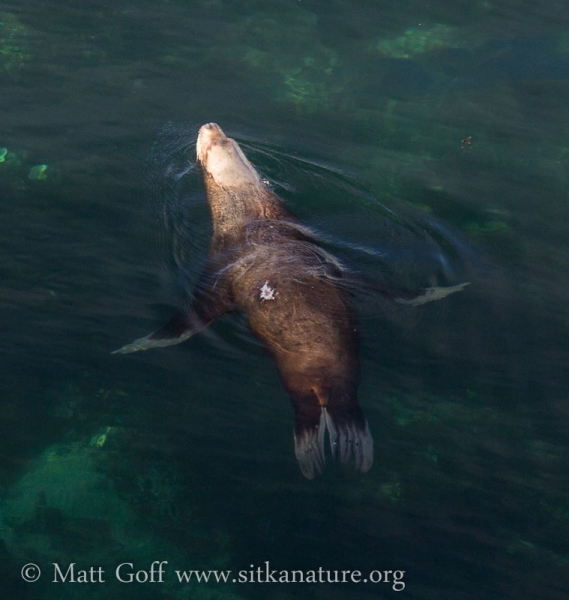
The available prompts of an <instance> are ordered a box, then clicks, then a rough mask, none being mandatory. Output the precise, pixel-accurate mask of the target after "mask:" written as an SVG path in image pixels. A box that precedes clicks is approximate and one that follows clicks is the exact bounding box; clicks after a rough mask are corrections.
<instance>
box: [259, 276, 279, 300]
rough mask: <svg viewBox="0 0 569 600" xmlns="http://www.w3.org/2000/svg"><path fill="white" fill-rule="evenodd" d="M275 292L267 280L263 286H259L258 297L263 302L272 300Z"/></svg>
mask: <svg viewBox="0 0 569 600" xmlns="http://www.w3.org/2000/svg"><path fill="white" fill-rule="evenodd" d="M275 294H276V292H275V289H274V288H272V287H270V286H269V282H268V281H265V283H264V284H263V287H262V288H261V292H260V294H259V298H260V299H261V302H265V300H274V299H275Z"/></svg>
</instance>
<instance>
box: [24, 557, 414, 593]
mask: <svg viewBox="0 0 569 600" xmlns="http://www.w3.org/2000/svg"><path fill="white" fill-rule="evenodd" d="M52 564H53V580H52V582H53V583H105V582H106V581H107V580H106V576H107V575H106V572H105V570H104V569H103V567H89V568H87V569H80V568H77V563H70V564H68V565H65V566H61V565H60V564H59V563H52ZM167 564H168V561H167V560H162V561H158V560H155V561H154V562H153V563H152V564H151V565H150V566H149V568H147V569H138V568H135V566H134V564H133V563H129V562H125V563H121V564H120V565H118V566H117V568H116V569H115V570H114V573H113V576H114V579H115V580H116V581H119V582H121V583H164V578H165V577H166V576H167V573H166V565H167ZM30 566H31V567H36V568H37V571H38V572H35V573H34V575H35V577H34V578H33V579H32V577H26V576H24V575H23V576H24V579H27V580H28V581H37V579H38V578H39V575H40V573H39V568H38V567H37V566H36V565H31V564H30V565H26V568H28V569H29V568H30ZM174 572H175V574H176V579H177V580H178V582H179V583H189V582H190V581H196V582H200V583H376V584H377V583H384V584H391V589H392V590H393V591H395V592H400V591H403V590H404V589H405V582H404V581H403V578H404V576H405V571H402V570H391V569H385V570H379V569H376V570H372V571H369V572H368V573H367V574H364V573H362V572H361V571H358V570H332V569H323V568H322V567H318V569H309V570H290V569H289V570H277V569H271V568H270V564H269V561H265V562H264V564H263V566H262V567H261V566H258V567H255V566H254V565H250V569H243V570H241V571H236V572H233V571H230V570H213V571H212V570H209V571H208V570H186V571H179V570H174Z"/></svg>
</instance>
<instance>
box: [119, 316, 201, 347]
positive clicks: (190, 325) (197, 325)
mask: <svg viewBox="0 0 569 600" xmlns="http://www.w3.org/2000/svg"><path fill="white" fill-rule="evenodd" d="M192 317H193V315H191V314H182V313H179V314H177V315H174V316H173V317H172V318H171V319H170V320H169V321H168V323H166V325H164V327H162V329H158V330H157V331H153V332H152V333H149V334H148V335H146V336H144V337H141V338H138V339H137V340H134V342H132V343H130V344H126V346H123V347H122V348H119V349H118V350H114V351H113V352H111V354H130V353H131V352H138V351H139V350H148V349H149V348H164V347H165V346H173V345H175V344H180V343H182V342H185V341H186V340H187V339H189V338H191V337H192V335H194V333H198V332H199V331H201V330H202V329H205V328H206V327H207V326H208V324H209V323H203V322H200V321H199V320H197V319H195V318H192Z"/></svg>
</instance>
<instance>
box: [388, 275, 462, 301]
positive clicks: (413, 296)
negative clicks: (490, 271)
mask: <svg viewBox="0 0 569 600" xmlns="http://www.w3.org/2000/svg"><path fill="white" fill-rule="evenodd" d="M467 285H470V281H468V282H466V283H459V284H458V285H452V286H450V287H429V288H422V289H420V290H406V291H403V290H398V291H392V290H390V291H389V292H385V295H386V296H388V297H390V298H391V299H392V300H393V301H394V302H398V303H399V304H409V305H410V306H419V305H420V304H426V303H427V302H433V301H434V300H440V299H441V298H446V297H447V296H449V295H450V294H454V293H455V292H461V291H462V290H463V289H464V288H465V287H466V286H467Z"/></svg>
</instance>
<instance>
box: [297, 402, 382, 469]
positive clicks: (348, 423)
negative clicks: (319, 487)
mask: <svg viewBox="0 0 569 600" xmlns="http://www.w3.org/2000/svg"><path fill="white" fill-rule="evenodd" d="M297 406H298V405H297ZM303 408H304V409H306V405H305V406H304V407H303ZM311 408H313V410H310V411H306V410H302V412H300V411H297V412H296V415H295V416H296V418H295V431H294V453H295V455H296V459H297V460H298V465H299V467H300V470H301V472H302V474H303V475H304V476H305V477H306V478H307V479H314V477H315V476H316V475H319V474H320V473H321V472H322V471H323V470H324V466H325V464H326V456H325V451H324V437H325V434H326V430H328V435H329V437H330V447H331V449H332V456H333V457H334V458H339V459H340V462H342V463H344V464H345V463H347V462H349V461H350V460H351V459H352V458H353V459H354V466H355V468H356V470H357V471H361V472H362V473H365V472H366V471H369V470H370V468H371V466H372V464H373V438H372V436H371V433H370V430H369V426H368V423H367V420H366V419H365V417H364V416H363V413H362V411H361V409H360V408H359V406H358V407H357V410H355V411H354V410H353V409H352V410H349V411H346V410H345V408H340V407H339V406H336V407H334V406H333V405H332V406H330V405H328V406H311ZM318 413H319V415H318ZM317 415H318V416H317Z"/></svg>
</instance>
